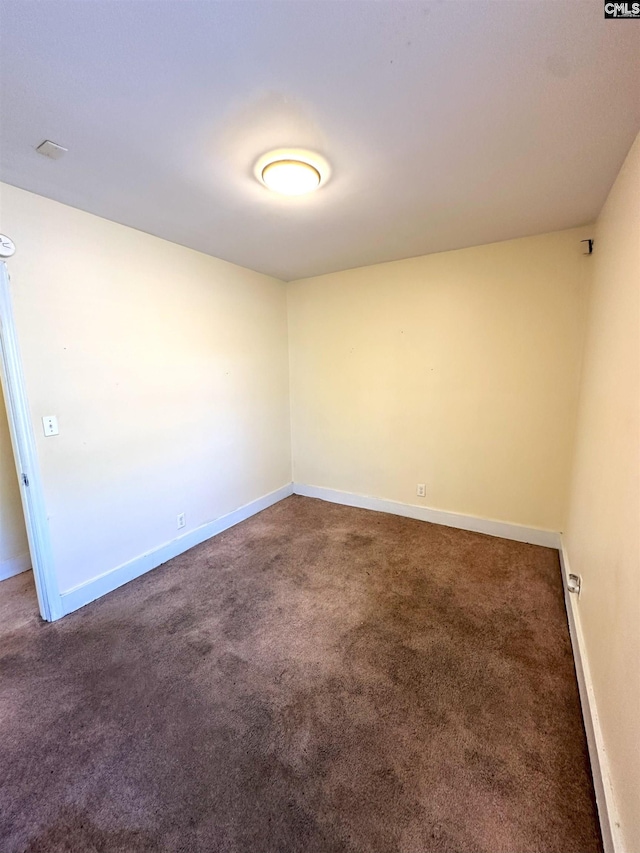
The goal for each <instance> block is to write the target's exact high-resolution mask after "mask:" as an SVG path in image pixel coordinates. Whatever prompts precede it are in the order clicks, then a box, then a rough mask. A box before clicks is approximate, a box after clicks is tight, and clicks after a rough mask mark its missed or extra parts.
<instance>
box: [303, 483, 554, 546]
mask: <svg viewBox="0 0 640 853" xmlns="http://www.w3.org/2000/svg"><path fill="white" fill-rule="evenodd" d="M293 492H294V494H296V495H304V496H305V497H307V498H320V500H323V501H330V502H331V503H336V504H344V505H345V506H355V507H359V508H360V509H372V510H375V511H376V512H388V513H391V514H392V515H402V516H405V517H406V518H416V519H418V520H419V521H429V522H431V523H432V524H443V525H444V526H445V527H457V528H458V529H459V530H471V531H473V532H475V533H486V534H487V535H488V536H498V537H499V538H500V539H513V540H515V541H516V542H529V543H531V544H532V545H544V546H545V547H547V548H559V547H560V534H559V533H556V532H555V531H553V530H542V529H540V528H537V527H523V526H522V525H520V524H510V523H508V522H506V521H493V520H492V519H489V518H478V517H477V516H474V515H461V514H460V513H457V512H446V511H445V510H442V509H431V508H430V507H426V506H416V505H415V504H403V503H400V502H399V501H389V500H384V499H383V498H372V497H367V496H366V495H356V494H353V493H351V492H340V491H338V490H337V489H325V488H324V487H322V486H307V485H305V484H303V483H294V484H293Z"/></svg>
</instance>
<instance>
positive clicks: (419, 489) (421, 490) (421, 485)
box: [416, 483, 426, 498]
mask: <svg viewBox="0 0 640 853" xmlns="http://www.w3.org/2000/svg"><path fill="white" fill-rule="evenodd" d="M416 494H417V496H418V497H419V498H423V497H424V496H425V494H426V489H425V484H424V483H418V485H417V486H416Z"/></svg>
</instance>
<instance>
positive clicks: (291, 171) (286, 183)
mask: <svg viewBox="0 0 640 853" xmlns="http://www.w3.org/2000/svg"><path fill="white" fill-rule="evenodd" d="M254 171H255V176H256V178H257V179H258V180H259V181H260V182H261V183H262V184H264V185H265V187H267V189H270V190H272V191H273V192H276V193H279V194H280V195H289V196H292V195H305V194H306V193H310V192H313V191H314V190H317V189H318V187H320V186H322V184H324V183H326V181H327V179H328V177H329V164H328V163H327V162H326V160H324V158H322V157H320V156H319V155H317V154H312V153H311V152H309V151H300V150H289V149H287V150H285V149H281V150H279V151H271V152H270V153H269V154H265V155H264V156H263V157H261V158H260V159H259V160H258V162H257V163H256V166H255V170H254Z"/></svg>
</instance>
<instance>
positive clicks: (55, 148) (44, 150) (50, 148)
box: [36, 139, 69, 160]
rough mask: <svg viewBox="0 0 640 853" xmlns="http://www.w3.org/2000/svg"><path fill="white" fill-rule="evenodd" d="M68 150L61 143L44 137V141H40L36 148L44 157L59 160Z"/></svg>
mask: <svg viewBox="0 0 640 853" xmlns="http://www.w3.org/2000/svg"><path fill="white" fill-rule="evenodd" d="M68 150H69V149H68V148H63V147H62V145H57V144H56V143H55V142H51V140H50V139H45V141H44V142H41V143H40V145H38V147H37V148H36V151H37V152H38V154H43V155H44V156H45V157H50V158H51V159H52V160H59V159H60V158H61V157H62V156H63V155H64V154H66V153H67V151H68Z"/></svg>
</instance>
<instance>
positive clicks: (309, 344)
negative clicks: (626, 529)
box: [288, 229, 592, 530]
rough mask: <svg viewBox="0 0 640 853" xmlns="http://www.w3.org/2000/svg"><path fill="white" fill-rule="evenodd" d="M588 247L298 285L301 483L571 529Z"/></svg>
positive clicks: (293, 355) (576, 242)
mask: <svg viewBox="0 0 640 853" xmlns="http://www.w3.org/2000/svg"><path fill="white" fill-rule="evenodd" d="M586 236H592V231H591V230H589V229H586V230H585V229H573V230H569V231H563V232H558V233H553V234H547V235H543V236H538V237H529V238H526V239H522V240H511V241H508V242H504V243H495V244H492V245H488V246H481V247H478V248H471V249H463V250H460V251H454V252H445V253H442V254H437V255H429V256H426V257H421V258H415V259H410V260H406V261H397V262H393V263H387V264H379V265H376V266H372V267H363V268H360V269H355V270H349V271H346V272H341V273H335V274H331V275H325V276H320V277H318V278H313V279H306V280H301V281H297V282H293V283H291V284H290V285H289V290H288V304H289V338H290V370H291V406H292V430H293V471H294V480H295V481H296V482H300V483H304V484H306V485H314V486H324V487H328V488H332V489H339V490H343V491H347V492H355V493H357V494H361V495H371V496H374V497H379V498H386V499H390V500H396V501H400V502H402V503H409V504H418V505H419V504H423V505H425V506H429V507H432V508H436V509H442V510H451V511H454V512H458V513H463V514H467V515H475V516H481V517H484V518H490V519H495V520H499V521H507V522H512V523H517V524H523V525H528V526H532V527H540V528H544V529H549V530H561V529H562V523H563V520H564V512H565V505H566V498H567V483H568V475H569V462H570V456H571V446H572V441H573V428H574V423H575V411H576V405H577V384H578V375H579V367H580V353H581V346H582V339H583V326H584V314H585V309H586V298H587V285H586V280H587V277H588V275H589V272H590V264H591V261H592V259H591V258H589V257H585V256H583V255H581V254H580V252H581V249H580V239H581V238H583V237H586ZM417 483H426V497H425V498H418V497H417V496H416V484H417Z"/></svg>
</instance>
